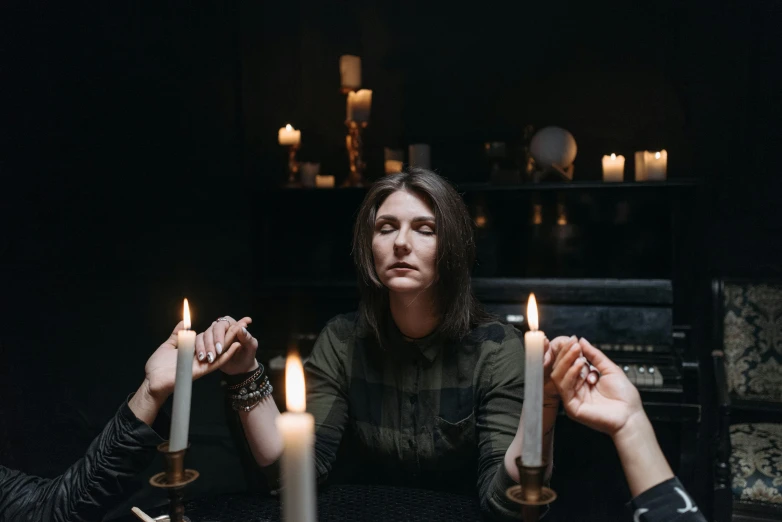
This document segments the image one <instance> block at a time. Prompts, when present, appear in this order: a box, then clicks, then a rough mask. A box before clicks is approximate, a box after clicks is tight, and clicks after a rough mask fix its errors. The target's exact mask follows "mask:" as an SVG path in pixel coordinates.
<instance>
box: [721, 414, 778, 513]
mask: <svg viewBox="0 0 782 522" xmlns="http://www.w3.org/2000/svg"><path fill="white" fill-rule="evenodd" d="M730 442H731V445H732V447H733V451H732V453H731V456H730V467H731V470H732V475H733V496H734V497H735V498H737V499H739V500H748V501H751V502H767V503H774V504H782V424H734V425H732V426H731V427H730Z"/></svg>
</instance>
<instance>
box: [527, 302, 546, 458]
mask: <svg viewBox="0 0 782 522" xmlns="http://www.w3.org/2000/svg"><path fill="white" fill-rule="evenodd" d="M527 321H528V323H529V332H526V333H525V334H524V407H523V408H522V409H523V415H524V417H523V419H522V424H523V425H524V433H523V435H522V440H521V462H522V463H523V464H524V465H525V466H542V465H543V459H542V457H541V454H542V446H543V340H544V339H545V337H546V335H545V334H544V333H543V332H542V331H540V330H538V306H537V303H536V302H535V294H530V296H529V302H528V303H527Z"/></svg>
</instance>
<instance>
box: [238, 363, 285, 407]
mask: <svg viewBox="0 0 782 522" xmlns="http://www.w3.org/2000/svg"><path fill="white" fill-rule="evenodd" d="M242 377H244V376H239V377H238V378H240V379H241V378H242ZM272 391H274V387H273V386H272V385H271V383H270V382H269V378H268V377H267V376H265V375H264V368H263V365H260V366H259V367H258V369H257V370H255V371H254V372H252V373H251V374H250V375H249V377H247V378H245V379H243V380H242V381H241V382H238V383H237V384H233V385H230V386H228V387H227V388H226V395H227V398H228V399H230V400H231V408H233V409H234V410H235V411H240V410H241V411H250V410H252V409H253V408H255V407H256V406H258V404H260V402H261V401H262V400H264V399H265V398H266V397H268V396H269V395H271V394H272Z"/></svg>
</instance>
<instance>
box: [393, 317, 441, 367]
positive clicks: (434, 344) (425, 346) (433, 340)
mask: <svg viewBox="0 0 782 522" xmlns="http://www.w3.org/2000/svg"><path fill="white" fill-rule="evenodd" d="M388 323H389V324H388V336H389V340H390V341H391V344H392V345H399V344H402V345H405V346H407V347H409V348H411V349H413V350H414V351H415V352H417V353H420V354H421V355H423V356H424V358H425V359H426V360H427V361H429V362H432V361H434V359H435V357H437V354H438V353H439V352H440V343H439V342H438V340H439V334H438V331H437V329H435V330H434V331H433V332H432V333H430V334H429V335H427V336H426V337H421V338H420V339H410V338H409V337H405V336H404V335H402V332H400V331H399V327H398V326H397V325H396V323H395V322H394V319H393V317H391V314H389V316H388Z"/></svg>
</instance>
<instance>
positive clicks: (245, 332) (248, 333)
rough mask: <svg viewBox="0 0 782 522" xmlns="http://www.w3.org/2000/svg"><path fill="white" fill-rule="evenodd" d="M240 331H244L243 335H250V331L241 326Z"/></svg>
mask: <svg viewBox="0 0 782 522" xmlns="http://www.w3.org/2000/svg"><path fill="white" fill-rule="evenodd" d="M242 331H243V332H244V335H250V332H248V331H247V328H245V327H244V326H242Z"/></svg>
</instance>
